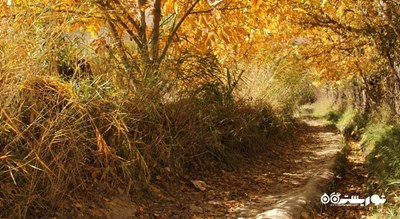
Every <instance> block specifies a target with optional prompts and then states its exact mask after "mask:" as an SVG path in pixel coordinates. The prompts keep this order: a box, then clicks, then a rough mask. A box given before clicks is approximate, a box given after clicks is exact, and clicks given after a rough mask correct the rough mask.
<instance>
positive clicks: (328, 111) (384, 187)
mask: <svg viewBox="0 0 400 219" xmlns="http://www.w3.org/2000/svg"><path fill="white" fill-rule="evenodd" d="M315 108H316V112H315V113H316V114H315V115H316V116H318V117H321V118H324V119H326V120H327V121H328V122H330V123H334V124H335V125H336V126H337V128H338V129H339V130H340V131H341V132H342V133H343V135H344V136H345V137H346V138H348V139H349V140H351V141H356V142H358V144H359V145H360V146H361V148H362V150H363V151H364V154H365V156H366V163H365V167H366V169H367V170H368V172H369V179H368V185H367V188H368V189H369V190H370V192H372V193H376V192H377V191H381V192H382V193H384V194H386V196H387V197H389V201H388V204H387V205H385V208H384V209H379V213H375V214H373V215H371V217H372V218H375V217H376V218H383V217H385V218H398V216H399V215H398V213H396V212H399V209H400V206H399V199H398V195H399V193H398V191H399V184H400V183H399V179H400V147H399V146H400V124H399V120H398V119H396V118H395V117H393V116H391V115H390V113H389V110H388V109H387V107H385V106H382V107H380V108H379V109H376V110H375V111H373V112H372V113H370V114H364V115H363V114H362V113H361V112H360V111H358V110H357V109H354V108H352V107H349V106H348V105H347V104H346V103H345V102H340V101H339V102H335V101H333V100H329V98H328V99H324V100H321V101H318V102H317V103H316V104H315Z"/></svg>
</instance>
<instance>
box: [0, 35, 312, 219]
mask: <svg viewBox="0 0 400 219" xmlns="http://www.w3.org/2000/svg"><path fill="white" fill-rule="evenodd" d="M26 31H27V32H21V34H20V35H19V36H18V37H17V38H13V37H11V36H10V35H6V36H4V38H3V39H2V40H3V42H2V46H3V49H4V51H5V52H4V53H2V54H1V55H2V61H3V62H4V63H6V65H4V66H3V69H2V70H1V72H0V73H1V75H0V77H1V78H0V81H1V83H0V84H1V86H0V106H1V108H0V110H1V112H0V208H1V209H2V210H1V212H0V217H11V218H16V217H17V218H26V217H40V216H55V215H58V216H61V217H75V216H77V215H76V214H75V213H76V211H71V209H70V207H69V205H70V203H71V202H73V200H74V199H75V197H76V196H79V197H80V198H82V194H87V192H88V191H95V192H94V193H97V194H103V193H113V192H115V191H116V190H117V188H123V190H124V192H126V193H130V194H131V195H133V197H139V196H140V194H141V193H143V192H144V191H146V188H147V187H148V185H149V184H151V181H152V180H154V178H155V176H157V174H158V172H159V171H162V170H168V171H169V172H171V173H174V174H178V175H179V174H184V173H187V172H189V171H192V172H193V171H196V170H205V169H211V168H212V167H215V166H217V167H226V168H237V167H239V166H240V162H241V160H242V158H245V157H250V156H251V155H253V154H255V153H257V152H260V151H265V150H268V148H269V147H271V146H272V145H273V144H274V143H275V142H277V141H278V140H279V139H281V138H283V137H282V136H287V134H288V133H289V132H290V129H291V127H292V125H293V123H292V119H291V112H292V111H293V109H294V106H295V105H296V104H298V103H299V101H298V99H299V98H300V96H301V92H297V93H296V94H293V95H290V90H288V84H291V81H287V82H285V81H283V82H282V84H281V87H282V89H281V93H280V94H284V93H286V94H288V96H289V97H290V98H289V99H283V98H282V99H281V100H278V101H277V100H275V101H274V104H271V102H270V100H271V98H270V99H268V98H265V95H266V93H263V92H266V90H265V89H261V91H258V92H259V93H263V94H262V95H260V96H258V97H257V96H256V97H254V99H253V98H251V99H250V98H248V95H239V92H240V90H238V87H239V86H238V84H239V83H242V82H243V81H244V80H247V82H246V83H248V84H247V86H248V87H250V88H252V86H253V84H252V83H251V80H249V79H241V78H240V76H241V75H240V74H237V73H235V72H243V71H241V70H235V69H231V71H230V72H227V73H228V75H225V74H224V73H223V72H224V71H223V69H224V66H222V65H221V64H220V63H218V59H217V58H216V57H215V56H213V55H212V53H207V54H195V53H182V54H181V56H179V57H177V58H175V59H172V58H171V59H170V60H169V61H168V62H166V63H164V65H163V66H162V67H160V73H159V75H158V76H157V77H155V78H149V77H144V78H143V77H138V75H140V74H139V73H135V72H130V71H133V70H132V69H130V71H128V70H127V68H125V67H123V66H121V63H120V62H119V60H118V58H116V57H113V56H111V54H115V53H117V52H116V51H113V50H112V49H110V50H108V51H104V52H102V53H96V54H95V53H92V52H90V51H86V50H85V49H83V44H82V42H81V41H79V40H78V41H74V40H72V39H69V41H65V39H62V40H60V41H57V42H58V44H57V46H56V47H54V48H50V51H49V50H47V49H46V48H43V47H41V45H42V44H35V43H34V42H35V41H37V40H40V39H41V38H40V37H43V36H41V35H40V34H41V33H40V32H37V31H36V32H34V34H33V33H32V31H33V30H30V29H26ZM32 36H34V37H33V38H32ZM30 40H31V41H30ZM18 42H25V43H26V42H32V44H29V45H30V46H31V48H27V47H23V48H21V47H19V46H18V45H17V44H16V43H18ZM35 45H36V46H37V47H35ZM18 52H19V53H20V54H16V53H18ZM21 54H22V56H21ZM48 54H50V55H51V56H50V57H49V56H48ZM53 55H55V56H56V58H54V57H52V56H53ZM21 57H22V58H21ZM81 57H84V58H85V59H86V60H87V61H88V62H90V63H91V69H92V71H93V72H91V73H93V75H91V76H90V77H87V76H85V75H84V73H85V72H84V70H82V69H78V70H77V69H75V72H74V74H76V75H78V77H76V75H74V76H73V77H72V78H71V79H67V78H65V77H64V76H63V75H62V73H63V72H62V68H64V66H63V65H61V67H59V66H57V67H58V72H57V70H55V68H54V65H52V64H51V63H52V62H58V63H59V62H60V60H63V61H62V63H67V64H66V67H67V71H68V70H69V69H73V66H68V63H69V64H71V63H73V60H77V59H80V58H81ZM65 60H67V61H65ZM270 64H271V65H273V64H274V63H273V62H272V63H270ZM60 69H61V70H60ZM257 70H258V71H260V72H263V71H264V77H266V78H268V77H271V76H270V75H271V74H272V73H273V72H272V73H271V72H267V70H265V69H264V70H263V68H261V67H260V68H258V69H257ZM60 71H61V72H60ZM281 73H286V72H281ZM80 74H81V75H80ZM279 74H280V73H279ZM275 75H277V74H275ZM259 79H260V78H259ZM275 81H277V80H275ZM281 81H282V80H281ZM298 81H299V82H298V83H296V84H291V87H290V88H294V87H295V86H298V87H301V86H302V83H304V81H305V80H304V78H303V79H299V80H298ZM243 83H244V82H243ZM246 83H244V84H246ZM254 88H256V87H253V89H254ZM275 88H276V89H278V88H279V86H278V85H275ZM257 89H258V88H257ZM293 90H296V91H297V89H293ZM274 92H275V91H274ZM275 95H277V94H275ZM275 97H276V96H275ZM94 193H91V194H94ZM83 197H84V195H83ZM86 198H90V197H86Z"/></svg>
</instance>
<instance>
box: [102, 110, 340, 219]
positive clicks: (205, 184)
mask: <svg viewBox="0 0 400 219" xmlns="http://www.w3.org/2000/svg"><path fill="white" fill-rule="evenodd" d="M343 144H344V140H343V138H342V136H341V135H340V134H339V133H338V131H337V130H336V129H335V128H334V127H329V126H324V125H322V124H321V123H320V122H318V121H316V120H313V119H307V118H305V119H302V122H301V123H300V125H299V126H298V127H297V129H296V133H295V134H294V135H288V136H287V139H286V140H285V142H281V143H279V144H276V145H274V146H272V147H271V148H270V149H269V150H267V151H265V152H264V153H260V154H259V155H258V156H256V157H252V158H251V159H249V160H247V161H246V162H244V163H243V164H242V165H241V166H240V169H239V170H236V171H225V170H222V169H219V170H215V171H211V172H210V171H207V172H193V173H191V174H189V175H186V176H184V177H180V178H178V180H177V179H176V178H175V179H171V178H169V177H164V176H163V175H160V177H159V179H158V180H157V181H156V182H155V184H156V185H155V186H154V189H153V191H152V193H153V194H154V196H153V197H152V198H148V199H145V200H144V201H143V200H141V202H139V203H131V202H129V201H127V200H128V199H126V197H125V198H123V197H122V198H117V199H115V198H112V199H109V200H108V203H106V204H105V206H104V209H103V210H102V211H103V215H105V216H106V218H176V219H177V218H291V217H290V215H291V216H293V218H314V217H315V216H318V217H319V218H330V217H326V215H327V214H328V213H329V212H328V211H326V213H324V214H322V213H318V212H316V211H315V207H316V205H318V204H319V203H320V201H319V200H320V196H321V194H322V193H323V192H325V191H324V189H327V188H328V187H331V185H332V181H333V179H334V175H333V173H331V172H330V171H328V173H327V169H329V168H331V169H332V168H333V167H332V166H333V165H335V164H336V160H337V155H338V152H339V151H340V149H341V147H342V146H343ZM193 180H200V181H202V183H201V184H200V186H197V188H196V186H195V185H194V184H193ZM160 188H162V189H160ZM310 199H312V200H310ZM315 204H316V205H315ZM285 211H286V212H285ZM282 212H283V213H282ZM287 212H289V213H287Z"/></svg>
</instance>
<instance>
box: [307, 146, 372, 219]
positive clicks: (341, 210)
mask: <svg viewBox="0 0 400 219" xmlns="http://www.w3.org/2000/svg"><path fill="white" fill-rule="evenodd" d="M348 146H349V152H348V154H347V156H346V161H347V162H346V168H345V169H344V171H343V172H342V173H341V174H340V175H339V176H338V177H337V178H336V180H335V183H334V187H333V188H332V189H333V190H334V191H335V192H338V193H340V194H342V195H355V194H357V195H360V196H367V195H371V194H368V192H367V188H366V185H367V179H368V172H367V170H366V169H365V168H364V163H365V155H364V154H363V152H362V149H361V146H360V145H358V144H357V143H356V142H352V141H349V142H348ZM372 207H373V205H370V206H369V207H363V206H345V207H343V206H325V207H324V208H321V209H315V214H314V217H315V218H340V219H342V218H343V219H346V218H349V219H350V218H366V216H367V215H368V213H369V212H370V209H371V208H372Z"/></svg>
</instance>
